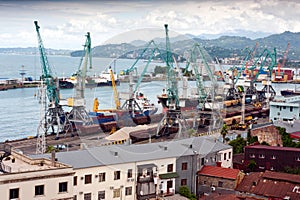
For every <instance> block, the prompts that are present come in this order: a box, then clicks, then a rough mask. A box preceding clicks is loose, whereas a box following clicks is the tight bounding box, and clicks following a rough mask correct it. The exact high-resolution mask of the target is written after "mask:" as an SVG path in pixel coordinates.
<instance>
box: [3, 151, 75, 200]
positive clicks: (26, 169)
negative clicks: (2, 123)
mask: <svg viewBox="0 0 300 200" xmlns="http://www.w3.org/2000/svg"><path fill="white" fill-rule="evenodd" d="M0 155H1V159H0V160H1V172H0V194H1V198H0V199H3V200H12V199H14V200H17V199H20V200H21V199H32V200H48V199H57V200H72V199H73V185H72V182H73V175H74V171H73V168H72V167H70V166H68V165H65V164H62V163H59V162H56V161H55V160H51V159H45V158H38V159H32V158H30V157H27V156H25V155H22V154H20V153H18V152H15V151H10V153H9V154H8V153H4V151H2V152H1V153H0Z"/></svg>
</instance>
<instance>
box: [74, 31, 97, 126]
mask: <svg viewBox="0 0 300 200" xmlns="http://www.w3.org/2000/svg"><path fill="white" fill-rule="evenodd" d="M83 53H84V54H83V55H82V57H81V59H80V63H79V67H78V70H77V72H76V73H75V77H76V83H75V97H74V99H73V105H72V107H73V108H72V110H71V112H70V120H71V121H74V122H79V123H82V124H83V125H90V124H92V119H91V118H90V117H89V115H88V113H87V112H86V110H85V98H84V90H85V81H86V77H87V66H88V63H89V68H90V69H91V68H92V54H91V37H90V33H89V32H88V33H87V35H86V41H85V44H84V49H83Z"/></svg>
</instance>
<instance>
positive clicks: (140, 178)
mask: <svg viewBox="0 0 300 200" xmlns="http://www.w3.org/2000/svg"><path fill="white" fill-rule="evenodd" d="M147 182H154V179H153V173H151V174H150V175H143V174H138V183H147Z"/></svg>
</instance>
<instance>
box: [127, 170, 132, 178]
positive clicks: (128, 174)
mask: <svg viewBox="0 0 300 200" xmlns="http://www.w3.org/2000/svg"><path fill="white" fill-rule="evenodd" d="M127 178H132V169H128V171H127Z"/></svg>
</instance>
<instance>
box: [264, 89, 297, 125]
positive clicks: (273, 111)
mask: <svg viewBox="0 0 300 200" xmlns="http://www.w3.org/2000/svg"><path fill="white" fill-rule="evenodd" d="M299 116H300V96H299V95H298V96H290V97H284V96H276V97H275V98H274V100H273V101H271V102H270V114H269V118H270V120H272V121H273V122H275V121H291V122H292V121H293V120H298V119H300V117H299Z"/></svg>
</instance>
